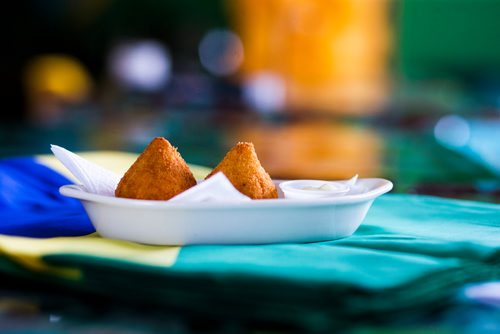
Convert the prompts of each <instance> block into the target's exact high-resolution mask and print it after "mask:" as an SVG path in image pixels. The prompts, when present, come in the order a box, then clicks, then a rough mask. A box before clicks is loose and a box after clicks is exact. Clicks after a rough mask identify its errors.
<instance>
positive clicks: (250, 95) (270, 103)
mask: <svg viewBox="0 0 500 334" xmlns="http://www.w3.org/2000/svg"><path fill="white" fill-rule="evenodd" d="M243 96H244V98H245V101H246V103H247V104H248V105H249V106H250V107H251V108H253V109H255V110H256V111H259V112H262V113H272V112H277V111H280V110H282V109H283V108H284V106H285V98H286V88H285V82H284V81H283V79H282V78H281V77H280V76H279V75H277V74H274V73H271V72H261V73H258V74H255V75H253V76H251V77H249V78H248V79H247V80H245V82H244V84H243Z"/></svg>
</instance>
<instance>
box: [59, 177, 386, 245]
mask: <svg viewBox="0 0 500 334" xmlns="http://www.w3.org/2000/svg"><path fill="white" fill-rule="evenodd" d="M391 189H392V183H391V182H390V181H387V180H384V179H360V180H358V182H357V184H356V188H355V189H353V190H352V191H350V192H349V193H347V194H346V195H344V196H341V197H332V198H319V199H310V200H303V199H302V200H296V199H283V198H279V199H271V200H255V201H248V202H236V203H209V202H199V203H179V202H178V203H169V202H166V201H165V202H163V201H147V200H135V199H125V198H116V197H110V196H101V195H95V194H92V193H88V192H86V191H84V190H83V189H82V188H81V187H80V186H77V185H66V186H63V187H61V189H60V192H61V194H63V195H65V196H68V197H73V198H77V199H79V200H81V202H82V203H83V206H84V207H85V210H86V211H87V213H88V215H89V217H90V220H91V221H92V224H93V225H94V227H95V229H96V230H97V232H98V233H99V234H100V235H101V236H103V237H107V238H113V239H120V240H128V241H135V242H140V243H145V244H153V245H193V244H268V243H289V242H290V243H297V242H313V241H324V240H333V239H338V238H343V237H347V236H350V235H351V234H353V233H354V231H356V229H357V228H358V227H359V225H360V224H361V222H362V221H363V219H364V218H365V216H366V213H367V212H368V209H369V208H370V206H371V205H372V203H373V200H374V199H375V198H377V197H378V196H380V195H382V194H384V193H386V192H388V191H390V190H391ZM280 196H282V195H281V194H280Z"/></svg>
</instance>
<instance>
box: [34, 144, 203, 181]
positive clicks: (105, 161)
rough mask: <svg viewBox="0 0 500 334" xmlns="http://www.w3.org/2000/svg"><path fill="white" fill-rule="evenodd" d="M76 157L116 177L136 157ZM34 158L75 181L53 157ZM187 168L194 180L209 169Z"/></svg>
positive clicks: (107, 154) (92, 154)
mask: <svg viewBox="0 0 500 334" xmlns="http://www.w3.org/2000/svg"><path fill="white" fill-rule="evenodd" d="M78 155H79V156H81V157H82V158H85V159H87V160H89V161H92V162H93V163H95V164H97V165H99V166H102V167H104V168H106V169H108V170H110V171H113V172H115V173H117V174H118V175H123V174H125V172H126V171H127V170H128V169H129V167H130V166H131V165H132V164H133V163H134V161H135V159H137V156H138V155H137V154H135V153H125V152H117V151H99V152H81V153H80V152H79V153H78ZM35 158H36V160H37V161H38V162H39V163H41V164H43V165H45V166H47V167H49V168H51V169H53V170H55V171H56V172H58V173H60V174H62V175H64V176H65V177H67V178H68V179H70V180H72V181H76V180H75V178H74V176H73V175H72V174H71V173H70V172H69V171H68V170H67V169H66V168H65V167H64V166H63V165H62V164H61V163H60V162H59V160H57V159H56V157H54V156H53V155H38V156H36V157H35ZM189 168H190V169H191V172H193V175H194V177H195V178H196V179H204V178H205V176H207V175H208V173H210V169H209V168H206V167H202V166H198V165H191V164H189Z"/></svg>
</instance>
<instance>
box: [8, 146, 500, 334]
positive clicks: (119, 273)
mask: <svg viewBox="0 0 500 334" xmlns="http://www.w3.org/2000/svg"><path fill="white" fill-rule="evenodd" d="M108 155H109V154H108ZM39 161H40V160H39ZM13 166H16V167H15V168H14V167H13ZM0 170H1V171H3V172H5V171H6V172H7V174H9V175H8V177H7V176H6V175H5V174H3V173H2V174H0V175H2V179H0V180H1V181H0V182H2V184H1V185H2V186H1V187H0V232H2V233H4V234H11V235H18V236H19V235H25V236H48V235H52V236H56V235H77V234H80V235H82V236H80V237H73V238H67V237H65V238H59V237H57V238H49V239H33V238H19V237H12V236H7V235H3V236H0V254H2V256H0V272H2V273H4V274H9V275H14V276H23V277H25V278H28V279H32V280H44V281H46V282H53V283H57V284H58V285H59V286H66V287H68V288H71V289H76V290H81V291H93V292H94V293H98V294H102V295H104V296H110V297H112V298H115V299H116V300H118V301H133V302H143V303H153V304H155V305H157V306H159V307H160V306H166V307H174V308H177V309H179V308H180V309H183V310H185V311H186V312H193V314H199V312H203V314H205V315H206V316H214V317H222V316H223V317H229V318H232V317H234V318H239V319H245V320H249V321H252V320H255V321H271V322H279V323H283V324H287V325H289V326H294V327H296V328H298V329H300V330H312V329H314V330H319V331H331V330H332V329H335V328H338V326H341V325H343V324H346V323H347V322H351V323H352V322H353V321H355V322H356V323H357V324H361V323H363V322H370V321H383V320H384V319H387V318H388V317H389V315H390V317H391V318H394V317H396V318H397V319H399V320H401V319H404V317H405V316H409V315H411V316H412V317H415V316H417V315H418V314H422V313H428V312H430V311H432V310H435V309H439V308H442V307H445V306H446V305H450V304H451V303H452V302H454V300H455V299H454V296H455V293H456V291H458V289H460V288H461V287H462V286H463V285H464V284H467V283H471V282H477V281H483V280H494V279H500V265H499V264H500V239H499V237H498V235H499V232H500V218H499V217H500V205H496V204H486V203H480V202H469V201H460V200H450V199H440V198H435V197H426V196H414V195H385V196H383V197H381V198H380V199H378V200H377V201H376V202H375V203H374V205H373V207H372V209H371V210H370V212H369V214H368V216H367V218H366V220H365V222H364V223H363V224H362V225H361V227H360V228H359V229H358V230H357V231H356V233H355V234H354V235H353V236H352V237H349V238H345V239H340V240H335V241H329V242H319V243H308V244H281V245H259V246H252V245H246V246H244V245H240V246H217V245H212V246H211V245H206V246H185V247H163V246H145V245H138V244H135V243H129V242H121V241H114V240H108V239H103V238H100V237H97V236H95V235H90V236H83V235H84V234H86V233H88V232H89V230H90V228H89V226H88V224H89V223H88V220H87V218H86V215H85V213H84V212H83V210H82V209H81V207H80V206H79V204H78V202H76V201H74V200H72V199H67V198H64V197H62V196H60V195H59V194H58V191H57V188H58V185H59V184H61V183H65V182H68V180H64V178H63V177H62V176H61V175H59V174H58V173H56V172H55V171H53V170H51V169H49V168H46V167H43V166H42V165H40V164H39V163H37V162H36V161H35V160H33V159H24V160H23V159H21V160H19V159H17V160H4V161H2V162H0ZM30 176H31V177H30ZM6 180H7V181H6ZM5 182H7V183H5ZM8 184H9V185H10V184H14V185H15V186H14V187H11V186H7V185H8ZM27 191H30V192H31V196H30V197H31V198H27V196H26V194H25V192H27ZM16 210H17V211H16ZM21 211H22V214H21ZM9 212H10V213H9ZM13 212H19V215H17V216H16V214H14V213H13ZM24 214H28V215H29V216H30V217H31V221H30V224H29V226H28V227H27V226H25V223H26V221H25V219H24V218H23V215H24ZM53 221H55V222H56V223H57V224H56V223H53V224H51V222H53ZM63 224H65V227H64V228H62V227H61V226H62V225H63ZM69 226H72V230H71V231H70V230H69ZM32 227H34V229H35V230H36V231H38V232H37V233H36V234H35V235H34V233H32ZM42 231H43V233H42ZM70 232H71V233H70Z"/></svg>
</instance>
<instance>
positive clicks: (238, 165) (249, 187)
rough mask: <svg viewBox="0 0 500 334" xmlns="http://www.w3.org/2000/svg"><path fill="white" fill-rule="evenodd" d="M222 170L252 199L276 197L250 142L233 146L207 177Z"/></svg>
mask: <svg viewBox="0 0 500 334" xmlns="http://www.w3.org/2000/svg"><path fill="white" fill-rule="evenodd" d="M217 172H222V173H224V175H226V177H227V178H228V179H229V181H231V183H232V184H233V186H234V187H235V188H236V189H238V191H239V192H241V193H243V194H245V195H247V196H248V197H250V198H252V199H270V198H278V191H277V189H276V186H275V185H274V183H273V180H272V179H271V177H270V176H269V174H268V173H267V172H266V171H265V170H264V168H263V167H262V165H261V164H260V161H259V158H258V157H257V153H256V152H255V148H254V146H253V144H252V143H238V144H236V146H234V147H233V148H232V149H231V150H230V151H229V152H227V154H226V156H225V157H224V159H222V161H221V162H220V163H219V164H218V165H217V167H215V168H214V170H212V172H210V174H208V176H207V178H209V177H210V176H212V175H214V174H215V173H217Z"/></svg>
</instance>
